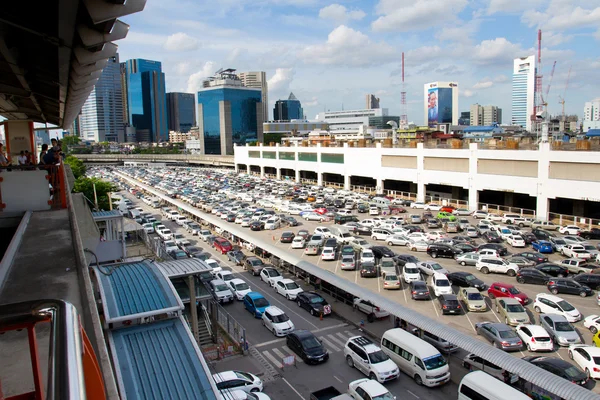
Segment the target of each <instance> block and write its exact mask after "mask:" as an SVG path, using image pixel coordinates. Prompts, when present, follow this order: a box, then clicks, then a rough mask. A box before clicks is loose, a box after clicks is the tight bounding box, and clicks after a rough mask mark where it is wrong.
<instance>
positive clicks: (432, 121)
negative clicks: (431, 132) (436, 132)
mask: <svg viewBox="0 0 600 400" xmlns="http://www.w3.org/2000/svg"><path fill="white" fill-rule="evenodd" d="M424 97H425V107H424V114H425V125H427V126H429V127H431V128H436V129H441V128H440V126H439V125H446V126H448V125H458V83H455V82H431V83H426V84H425V85H424ZM444 129H445V128H444Z"/></svg>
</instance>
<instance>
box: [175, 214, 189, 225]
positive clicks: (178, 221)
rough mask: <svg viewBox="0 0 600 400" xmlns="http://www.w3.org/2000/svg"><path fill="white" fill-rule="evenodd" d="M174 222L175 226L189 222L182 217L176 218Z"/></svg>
mask: <svg viewBox="0 0 600 400" xmlns="http://www.w3.org/2000/svg"><path fill="white" fill-rule="evenodd" d="M175 222H177V225H179V226H183V224H185V223H187V222H191V221H190V220H189V219H188V218H186V217H184V216H183V215H180V216H179V217H177V220H176V221H175Z"/></svg>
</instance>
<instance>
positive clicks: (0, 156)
mask: <svg viewBox="0 0 600 400" xmlns="http://www.w3.org/2000/svg"><path fill="white" fill-rule="evenodd" d="M9 163H10V162H9V161H8V158H6V156H5V155H4V144H2V143H0V166H2V167H6V166H8V164H9Z"/></svg>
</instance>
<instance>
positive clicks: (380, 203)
mask: <svg viewBox="0 0 600 400" xmlns="http://www.w3.org/2000/svg"><path fill="white" fill-rule="evenodd" d="M390 204H392V202H391V201H390V200H389V199H386V198H385V197H373V198H372V199H371V200H369V205H375V206H377V207H385V208H389V207H390Z"/></svg>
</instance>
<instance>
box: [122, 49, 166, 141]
mask: <svg viewBox="0 0 600 400" xmlns="http://www.w3.org/2000/svg"><path fill="white" fill-rule="evenodd" d="M124 74H125V77H124V79H125V88H126V90H127V123H128V124H129V125H131V126H133V127H135V128H136V134H137V140H138V142H154V143H158V142H165V141H168V140H169V129H168V125H167V118H168V117H167V98H166V87H165V74H164V73H163V72H162V64H161V63H160V62H159V61H152V60H144V59H132V60H127V61H126V62H125V68H124Z"/></svg>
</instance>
